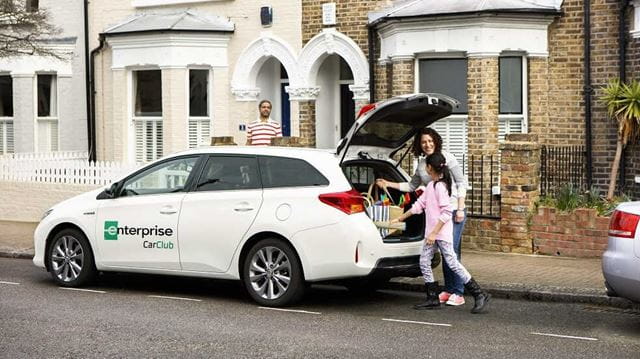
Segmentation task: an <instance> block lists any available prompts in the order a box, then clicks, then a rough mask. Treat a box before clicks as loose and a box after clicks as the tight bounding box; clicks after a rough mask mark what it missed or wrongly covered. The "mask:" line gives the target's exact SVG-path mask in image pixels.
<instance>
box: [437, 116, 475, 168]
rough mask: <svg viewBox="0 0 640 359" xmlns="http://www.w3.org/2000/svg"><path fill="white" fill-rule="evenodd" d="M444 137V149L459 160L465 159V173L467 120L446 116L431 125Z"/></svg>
mask: <svg viewBox="0 0 640 359" xmlns="http://www.w3.org/2000/svg"><path fill="white" fill-rule="evenodd" d="M430 127H431V128H433V129H434V130H436V131H438V133H439V134H440V136H441V137H442V142H443V143H442V149H443V150H445V151H447V152H450V153H451V154H453V155H454V156H456V159H457V160H458V161H464V166H465V173H466V162H467V161H465V158H466V155H467V120H466V119H464V118H445V119H442V120H439V121H437V122H436V123H434V124H433V125H431V126H430Z"/></svg>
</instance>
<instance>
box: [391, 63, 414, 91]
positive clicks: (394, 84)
mask: <svg viewBox="0 0 640 359" xmlns="http://www.w3.org/2000/svg"><path fill="white" fill-rule="evenodd" d="M388 81H389V85H388V87H387V89H388V90H390V95H391V96H390V97H392V96H399V95H405V94H408V93H413V92H414V83H415V64H414V61H413V59H402V60H394V61H393V62H392V64H391V74H390V75H389V78H388Z"/></svg>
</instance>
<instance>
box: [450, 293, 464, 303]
mask: <svg viewBox="0 0 640 359" xmlns="http://www.w3.org/2000/svg"><path fill="white" fill-rule="evenodd" d="M463 304H464V297H463V296H461V295H457V294H455V293H454V294H451V296H450V297H449V299H448V300H447V305H455V306H458V305H463Z"/></svg>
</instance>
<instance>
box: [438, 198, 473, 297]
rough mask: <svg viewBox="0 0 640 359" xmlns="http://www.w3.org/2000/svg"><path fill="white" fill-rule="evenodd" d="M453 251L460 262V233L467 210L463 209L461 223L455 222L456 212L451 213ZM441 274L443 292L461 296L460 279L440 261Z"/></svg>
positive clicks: (445, 263) (462, 286) (462, 287)
mask: <svg viewBox="0 0 640 359" xmlns="http://www.w3.org/2000/svg"><path fill="white" fill-rule="evenodd" d="M452 220H453V250H454V251H455V252H456V256H457V257H458V261H460V259H461V257H462V255H461V249H462V231H463V230H464V224H465V223H466V222H467V210H466V209H464V220H463V221H462V222H456V211H453V219H452ZM442 273H443V274H444V290H445V291H446V292H449V293H452V294H453V293H455V294H457V295H462V294H463V293H464V283H463V282H462V279H461V278H460V277H459V276H457V275H456V274H455V273H454V272H453V271H452V270H451V268H449V266H448V265H447V262H446V261H444V260H443V261H442Z"/></svg>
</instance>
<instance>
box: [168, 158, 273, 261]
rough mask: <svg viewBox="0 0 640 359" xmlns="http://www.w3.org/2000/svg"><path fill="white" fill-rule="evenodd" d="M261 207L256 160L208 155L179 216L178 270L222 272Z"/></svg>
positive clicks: (260, 187) (260, 189) (260, 186)
mask: <svg viewBox="0 0 640 359" xmlns="http://www.w3.org/2000/svg"><path fill="white" fill-rule="evenodd" d="M261 205H262V185H261V181H260V173H259V171H258V162H257V159H256V157H251V156H232V155H228V156H225V155H212V156H210V157H209V159H208V161H207V163H206V165H205V167H204V170H203V171H202V175H201V176H200V179H199V180H198V182H197V184H196V187H195V189H194V190H193V191H192V192H190V193H188V194H187V195H186V196H185V198H184V201H183V203H182V211H181V213H180V224H179V225H178V231H179V233H180V261H181V263H182V269H183V270H189V271H197V272H226V271H227V270H228V269H229V266H230V265H231V259H232V258H233V256H234V253H235V252H236V250H237V248H238V245H239V244H240V242H241V241H242V239H243V238H244V236H245V235H246V233H247V231H248V230H249V228H250V227H251V225H252V224H253V221H254V219H255V218H256V215H257V214H258V211H259V210H260V206H261Z"/></svg>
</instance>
